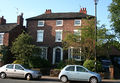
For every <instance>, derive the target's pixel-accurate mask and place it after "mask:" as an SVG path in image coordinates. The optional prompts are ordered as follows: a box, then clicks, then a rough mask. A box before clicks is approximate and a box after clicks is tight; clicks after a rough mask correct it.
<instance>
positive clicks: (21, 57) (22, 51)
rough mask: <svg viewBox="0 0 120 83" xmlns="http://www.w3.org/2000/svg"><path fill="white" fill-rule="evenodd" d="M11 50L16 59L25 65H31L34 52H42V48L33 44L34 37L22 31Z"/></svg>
mask: <svg viewBox="0 0 120 83" xmlns="http://www.w3.org/2000/svg"><path fill="white" fill-rule="evenodd" d="M11 52H12V53H13V54H14V56H15V58H16V60H17V61H18V62H20V63H21V64H24V65H29V60H30V57H31V56H32V55H34V54H40V52H41V51H40V48H39V47H37V46H35V45H33V44H32V37H31V36H29V35H28V34H27V33H24V32H23V33H22V34H20V35H19V36H18V38H16V40H15V41H14V42H13V45H12V48H11Z"/></svg>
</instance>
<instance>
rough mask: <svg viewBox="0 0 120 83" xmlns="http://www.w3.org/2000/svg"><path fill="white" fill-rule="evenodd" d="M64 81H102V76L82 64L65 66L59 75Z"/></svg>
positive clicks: (92, 82) (91, 82)
mask: <svg viewBox="0 0 120 83" xmlns="http://www.w3.org/2000/svg"><path fill="white" fill-rule="evenodd" d="M58 78H59V79H60V80H61V81H62V82H63V83H66V82H67V81H88V82H90V83H97V82H101V76H100V75H99V74H98V73H95V72H91V71H89V70H88V69H87V68H85V67H83V66H81V65H67V66H65V67H64V68H63V69H62V70H61V72H60V74H59V77H58Z"/></svg>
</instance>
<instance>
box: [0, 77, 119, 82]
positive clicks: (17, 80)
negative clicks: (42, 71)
mask: <svg viewBox="0 0 120 83" xmlns="http://www.w3.org/2000/svg"><path fill="white" fill-rule="evenodd" d="M0 83H62V82H60V81H59V80H58V79H57V78H54V77H52V78H51V77H43V78H42V79H41V80H31V81H27V80H25V79H18V78H17V79H16V78H6V79H0ZM70 83H87V82H70ZM102 83H120V80H103V82H102Z"/></svg>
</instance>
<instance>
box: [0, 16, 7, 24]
mask: <svg viewBox="0 0 120 83" xmlns="http://www.w3.org/2000/svg"><path fill="white" fill-rule="evenodd" d="M0 24H1V25H3V24H6V19H4V16H2V17H1V18H0Z"/></svg>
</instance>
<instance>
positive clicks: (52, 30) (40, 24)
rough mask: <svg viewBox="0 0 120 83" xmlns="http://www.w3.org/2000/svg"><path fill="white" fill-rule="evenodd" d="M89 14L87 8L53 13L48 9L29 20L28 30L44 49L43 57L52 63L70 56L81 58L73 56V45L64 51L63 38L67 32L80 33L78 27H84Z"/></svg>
mask: <svg viewBox="0 0 120 83" xmlns="http://www.w3.org/2000/svg"><path fill="white" fill-rule="evenodd" d="M87 17H90V19H91V18H94V16H91V15H88V14H87V10H86V8H81V9H80V11H79V12H67V13H53V12H52V10H50V9H48V10H46V11H45V13H44V14H41V15H39V16H35V17H31V18H28V19H26V20H27V26H26V27H27V32H28V33H29V34H30V35H31V36H32V37H33V40H34V44H35V45H37V46H40V47H41V49H42V53H41V55H42V57H43V58H45V59H48V60H49V61H50V62H51V63H52V64H56V63H59V62H60V61H62V60H65V59H68V58H75V59H76V60H81V57H79V56H76V57H73V55H72V51H73V48H72V47H71V48H70V49H69V50H68V51H64V50H63V47H62V40H64V38H65V35H66V32H70V33H76V34H77V33H79V34H81V33H80V31H78V29H80V28H82V25H85V24H86V22H85V20H84V19H87Z"/></svg>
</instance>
